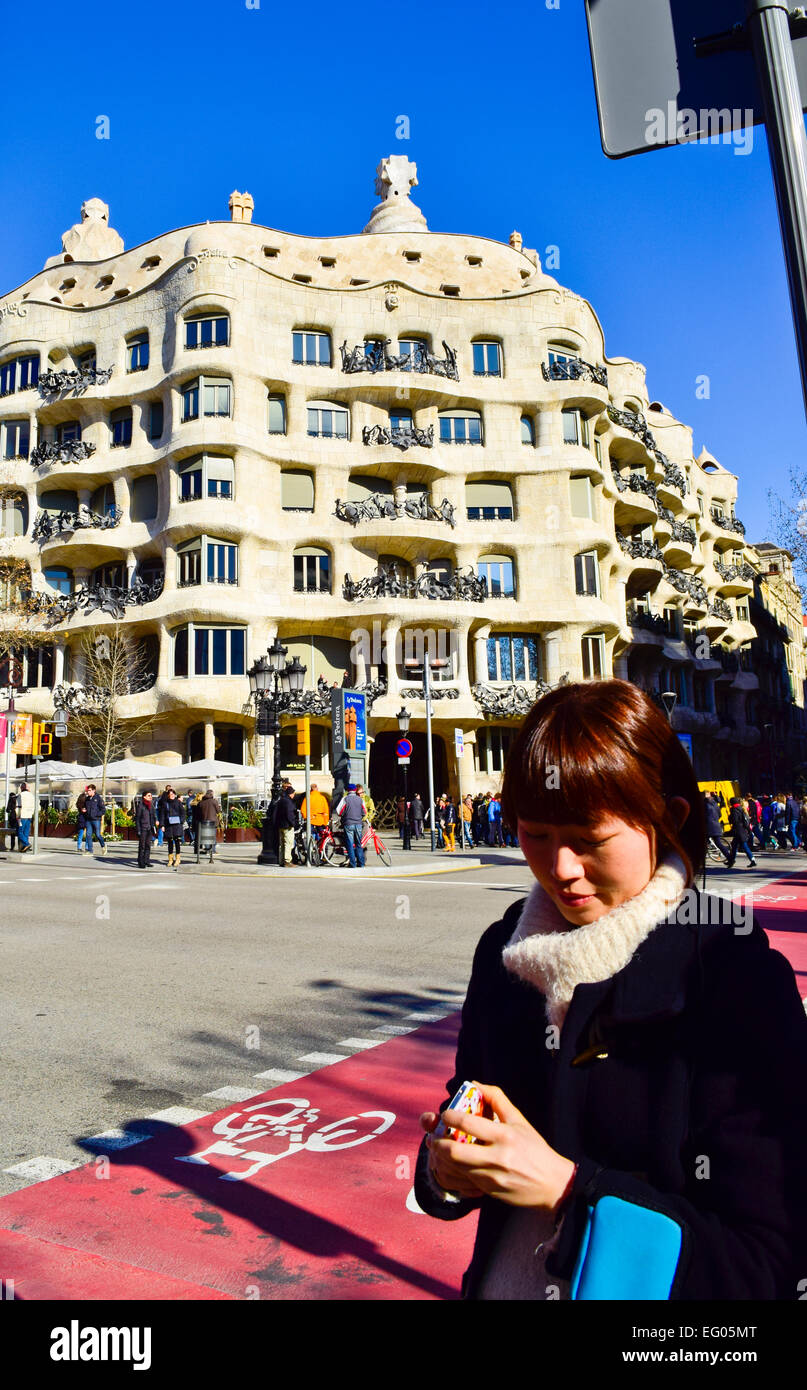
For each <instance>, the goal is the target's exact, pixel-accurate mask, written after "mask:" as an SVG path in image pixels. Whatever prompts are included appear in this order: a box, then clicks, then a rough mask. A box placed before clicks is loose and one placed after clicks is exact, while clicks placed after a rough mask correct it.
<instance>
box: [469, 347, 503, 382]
mask: <svg viewBox="0 0 807 1390" xmlns="http://www.w3.org/2000/svg"><path fill="white" fill-rule="evenodd" d="M473 352H474V376H501V374H502V349H501V345H500V344H499V343H474V344H473Z"/></svg>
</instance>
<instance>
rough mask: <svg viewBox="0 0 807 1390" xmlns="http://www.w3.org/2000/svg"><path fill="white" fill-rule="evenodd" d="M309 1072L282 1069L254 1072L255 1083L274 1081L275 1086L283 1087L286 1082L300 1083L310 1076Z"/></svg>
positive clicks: (273, 1068)
mask: <svg viewBox="0 0 807 1390" xmlns="http://www.w3.org/2000/svg"><path fill="white" fill-rule="evenodd" d="M310 1075H311V1073H310V1072H309V1071H284V1070H283V1068H282V1067H272V1068H270V1069H269V1071H256V1072H255V1080H256V1081H274V1083H275V1085H276V1086H285V1085H286V1083H287V1082H288V1081H302V1079H303V1077H304V1076H310Z"/></svg>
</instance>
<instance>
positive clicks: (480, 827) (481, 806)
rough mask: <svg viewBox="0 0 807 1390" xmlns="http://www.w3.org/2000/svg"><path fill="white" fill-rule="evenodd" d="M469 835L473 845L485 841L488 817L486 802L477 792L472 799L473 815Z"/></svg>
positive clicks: (480, 793) (481, 794) (482, 795)
mask: <svg viewBox="0 0 807 1390" xmlns="http://www.w3.org/2000/svg"><path fill="white" fill-rule="evenodd" d="M471 833H472V834H473V837H474V844H475V845H481V844H482V843H483V841H485V840H486V839H487V833H488V817H487V810H486V800H485V796H484V794H483V793H482V792H477V794H476V796H475V797H474V813H473V818H472V820H471Z"/></svg>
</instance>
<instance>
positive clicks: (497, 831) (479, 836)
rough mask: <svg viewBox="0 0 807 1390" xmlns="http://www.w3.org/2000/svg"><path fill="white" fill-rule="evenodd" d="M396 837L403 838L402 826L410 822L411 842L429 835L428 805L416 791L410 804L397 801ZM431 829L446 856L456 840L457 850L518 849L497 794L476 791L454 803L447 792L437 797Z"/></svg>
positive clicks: (452, 850)
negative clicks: (488, 846)
mask: <svg viewBox="0 0 807 1390" xmlns="http://www.w3.org/2000/svg"><path fill="white" fill-rule="evenodd" d="M397 820H398V834H399V835H400V837H401V839H403V838H404V826H405V824H406V822H407V821H408V822H409V829H410V835H411V838H412V839H413V840H422V839H423V836H424V834H425V833H426V832H429V834H430V833H431V818H430V815H429V808H428V803H424V801H423V798H422V796H421V794H420V792H415V794H414V796H413V797H412V799H411V800H410V801H405V800H404V798H403V797H402V796H400V797H399V798H398V812H397ZM434 830H435V835H436V838H437V843H438V845H439V846H440V847H441V848H442V849H443V851H444V853H445V854H454V853H455V852H456V848H457V845H456V840H457V838H459V844H460V848H463V847H464V846H467V848H468V849H473V848H475V847H476V846H477V845H502V846H504V845H510V846H512V847H513V848H517V847H518V839H517V837H516V834H515V831H514V830H513V829H512V828H511V827H510V826H509V825H508V824H507V820H506V819H505V818H504V817H503V816H502V804H501V801H500V799H499V796H498V794H497V793H496V792H479V793H478V794H477V795H476V796H471V795H470V793H469V794H468V796H464V797H463V798H462V800H461V801H460V799H459V798H457V799H456V800H455V798H454V797H453V796H451V795H450V794H449V793H448V792H443V794H442V796H439V797H437V798H436V800H435V803H434Z"/></svg>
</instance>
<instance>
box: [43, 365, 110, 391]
mask: <svg viewBox="0 0 807 1390" xmlns="http://www.w3.org/2000/svg"><path fill="white" fill-rule="evenodd" d="M111 375H112V368H111V367H82V368H81V369H80V370H79V371H77V372H57V371H50V372H43V373H42V375H41V376H40V378H39V382H38V385H39V389H40V391H41V392H42V394H43V395H45V396H56V395H62V394H63V393H64V392H65V391H74V392H75V394H76V395H77V396H80V395H83V393H84V392H85V391H86V390H87V387H88V386H105V385H106V383H107V382H108V381H109V378H110V377H111Z"/></svg>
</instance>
